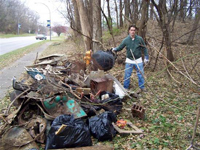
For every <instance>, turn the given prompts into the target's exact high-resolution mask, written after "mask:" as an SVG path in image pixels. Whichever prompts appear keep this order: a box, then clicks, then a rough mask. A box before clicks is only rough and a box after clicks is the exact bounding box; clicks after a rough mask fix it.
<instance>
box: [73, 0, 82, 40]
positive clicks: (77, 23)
mask: <svg viewBox="0 0 200 150" xmlns="http://www.w3.org/2000/svg"><path fill="white" fill-rule="evenodd" d="M72 3H73V6H74V24H73V26H74V28H75V29H76V30H74V35H75V37H76V36H78V35H79V34H78V32H77V31H81V24H80V17H79V12H78V7H77V3H76V0H72Z"/></svg>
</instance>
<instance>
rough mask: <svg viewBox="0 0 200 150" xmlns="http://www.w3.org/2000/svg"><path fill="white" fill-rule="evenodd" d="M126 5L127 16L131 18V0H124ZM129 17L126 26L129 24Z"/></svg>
mask: <svg viewBox="0 0 200 150" xmlns="http://www.w3.org/2000/svg"><path fill="white" fill-rule="evenodd" d="M124 6H125V17H126V18H128V19H129V15H130V0H125V1H124ZM128 19H125V25H126V26H127V25H128V24H129V21H128Z"/></svg>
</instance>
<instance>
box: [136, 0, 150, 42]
mask: <svg viewBox="0 0 200 150" xmlns="http://www.w3.org/2000/svg"><path fill="white" fill-rule="evenodd" d="M148 7H149V0H145V1H143V2H142V14H141V20H140V24H139V31H138V35H140V36H141V37H142V38H143V39H144V40H145V41H146V38H145V37H146V36H145V35H146V29H147V21H148Z"/></svg>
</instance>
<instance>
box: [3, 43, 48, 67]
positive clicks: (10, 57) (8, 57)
mask: <svg viewBox="0 0 200 150" xmlns="http://www.w3.org/2000/svg"><path fill="white" fill-rule="evenodd" d="M44 42H46V41H42V42H38V43H35V44H32V45H29V46H26V47H23V48H20V49H17V50H15V51H12V52H9V53H6V54H3V55H0V69H2V68H4V67H6V66H8V65H9V64H11V63H13V62H14V61H16V60H17V59H19V58H21V57H22V56H24V55H25V54H27V53H29V52H31V51H33V50H35V49H36V48H38V47H39V46H40V45H42V44H44Z"/></svg>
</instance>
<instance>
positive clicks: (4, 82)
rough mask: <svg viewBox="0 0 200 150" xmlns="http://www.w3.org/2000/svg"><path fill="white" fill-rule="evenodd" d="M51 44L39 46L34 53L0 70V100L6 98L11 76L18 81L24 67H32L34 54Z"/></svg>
mask: <svg viewBox="0 0 200 150" xmlns="http://www.w3.org/2000/svg"><path fill="white" fill-rule="evenodd" d="M50 44H51V42H48V43H45V44H43V45H42V46H40V47H39V48H38V49H36V50H35V51H32V52H30V53H28V54H26V55H24V56H23V57H22V58H20V59H19V60H17V61H16V62H14V63H13V64H11V65H10V66H8V67H6V68H4V69H2V70H0V100H1V99H3V98H4V97H5V96H6V93H7V91H8V90H9V88H11V87H12V78H13V76H15V77H16V79H17V80H18V81H19V78H20V76H21V74H22V73H23V72H25V70H24V67H25V66H28V65H32V64H33V62H34V60H35V58H36V54H37V52H38V54H40V53H41V52H42V51H43V50H45V49H46V48H47V47H48V46H49V45H50Z"/></svg>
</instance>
